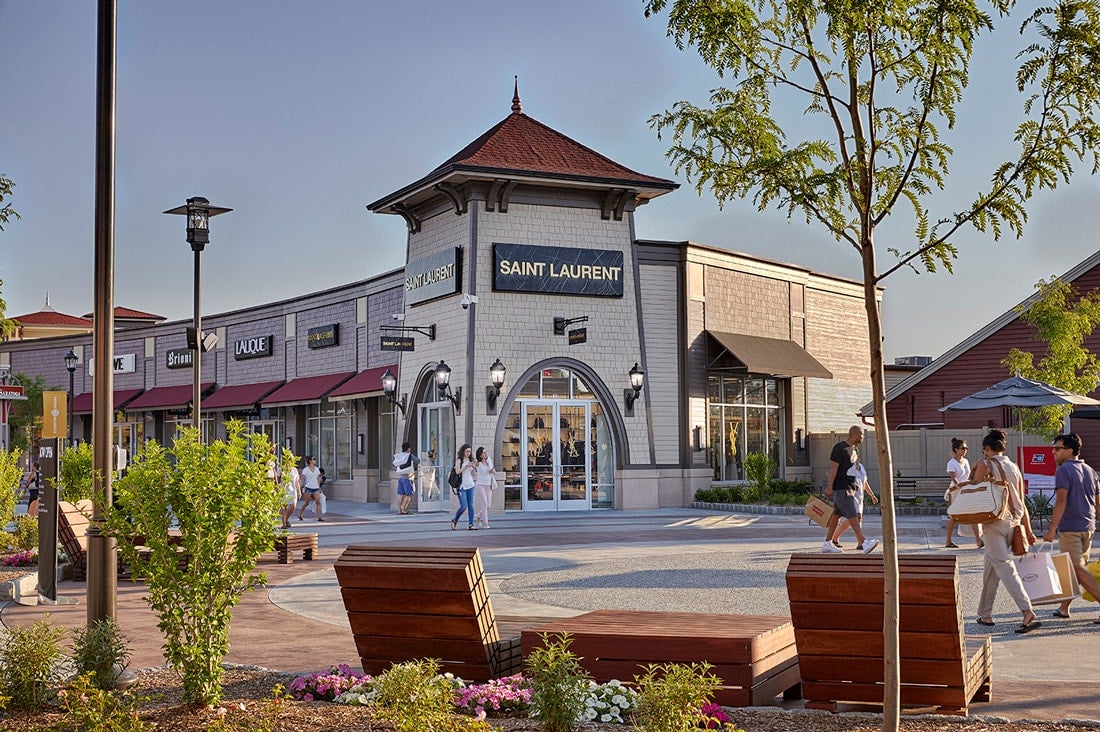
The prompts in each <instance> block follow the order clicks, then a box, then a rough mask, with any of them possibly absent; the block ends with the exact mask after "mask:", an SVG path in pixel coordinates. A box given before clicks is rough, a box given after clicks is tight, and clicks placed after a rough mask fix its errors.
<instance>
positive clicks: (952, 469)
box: [943, 437, 985, 549]
mask: <svg viewBox="0 0 1100 732" xmlns="http://www.w3.org/2000/svg"><path fill="white" fill-rule="evenodd" d="M968 450H970V448H969V447H967V445H966V440H960V439H959V438H958V437H952V438H951V459H950V460H948V461H947V477H948V478H950V479H951V485H950V486H948V487H947V491H946V492H945V493H944V494H943V500H945V501H947V505H948V506H950V505H951V497H952V491H954V490H955V486H957V485H958V484H959V483H965V482H966V480H967V478H969V477H970V461H969V460H967V459H966V453H967V451H968ZM970 528H971V530H972V531H973V532H974V542H975V543H976V544H977V545H978V548H979V549H981V548H982V547H983V546H985V544H983V543H982V525H981V524H971V525H970ZM954 539H955V517H954V516H950V515H949V516H948V517H947V543H946V544H944V546H945V547H946V548H948V549H958V548H959V545H958V544H956V543H955V541H954Z"/></svg>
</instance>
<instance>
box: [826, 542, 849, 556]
mask: <svg viewBox="0 0 1100 732" xmlns="http://www.w3.org/2000/svg"><path fill="white" fill-rule="evenodd" d="M821 551H822V553H824V554H841V553H843V552H844V550H843V549H841V548H839V547H836V546H833V542H831V541H826V542H824V543H822V545H821Z"/></svg>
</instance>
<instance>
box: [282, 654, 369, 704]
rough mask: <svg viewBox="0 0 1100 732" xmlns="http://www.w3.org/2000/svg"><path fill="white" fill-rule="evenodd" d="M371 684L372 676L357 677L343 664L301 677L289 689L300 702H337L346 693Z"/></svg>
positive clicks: (291, 683)
mask: <svg viewBox="0 0 1100 732" xmlns="http://www.w3.org/2000/svg"><path fill="white" fill-rule="evenodd" d="M370 682H371V677H370V676H356V675H355V672H354V671H352V670H351V667H350V666H348V665H347V664H343V663H342V664H340V665H339V666H332V667H331V668H329V670H328V671H318V672H317V673H312V674H308V675H306V676H299V677H297V678H295V679H294V680H293V681H291V682H290V686H289V687H288V688H289V690H290V694H291V696H293V697H294V698H295V699H297V700H298V701H337V700H338V699H337V697H339V696H340V695H341V694H343V693H344V692H346V691H348V690H350V689H352V688H353V687H355V686H360V685H363V684H370Z"/></svg>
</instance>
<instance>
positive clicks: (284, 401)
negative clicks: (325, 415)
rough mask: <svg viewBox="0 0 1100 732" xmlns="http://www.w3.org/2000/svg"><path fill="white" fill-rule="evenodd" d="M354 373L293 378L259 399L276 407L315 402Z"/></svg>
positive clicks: (269, 405) (265, 404) (264, 403)
mask: <svg viewBox="0 0 1100 732" xmlns="http://www.w3.org/2000/svg"><path fill="white" fill-rule="evenodd" d="M354 375H355V372H354V371H348V372H347V373H344V374H325V375H324V376H305V377H302V378H301V379H293V380H291V381H288V382H287V383H286V384H285V385H283V386H282V387H281V388H279V389H277V390H276V391H275V392H274V393H273V394H269V395H268V396H266V397H265V398H264V399H262V400H261V403H262V404H263V405H264V406H265V407H278V406H289V405H292V404H308V403H310V402H316V401H319V400H320V399H321V397H324V396H326V395H327V394H328V393H329V392H330V391H332V390H333V389H335V388H336V387H338V386H340V384H343V383H344V382H345V381H347V380H348V379H350V378H351V377H352V376H354Z"/></svg>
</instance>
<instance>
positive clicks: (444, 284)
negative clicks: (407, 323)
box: [405, 248, 462, 305]
mask: <svg viewBox="0 0 1100 732" xmlns="http://www.w3.org/2000/svg"><path fill="white" fill-rule="evenodd" d="M461 262H462V250H461V249H459V248H450V249H445V250H443V251H442V252H438V253H436V254H432V255H431V256H428V257H424V258H423V259H417V260H416V261H413V262H409V263H408V264H407V265H405V305H419V304H420V303H422V302H428V301H429V300H435V299H436V298H440V297H446V296H447V295H454V294H455V293H457V292H458V291H459V285H460V276H461V274H462V272H461V270H462V267H461V266H460V263H461Z"/></svg>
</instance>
